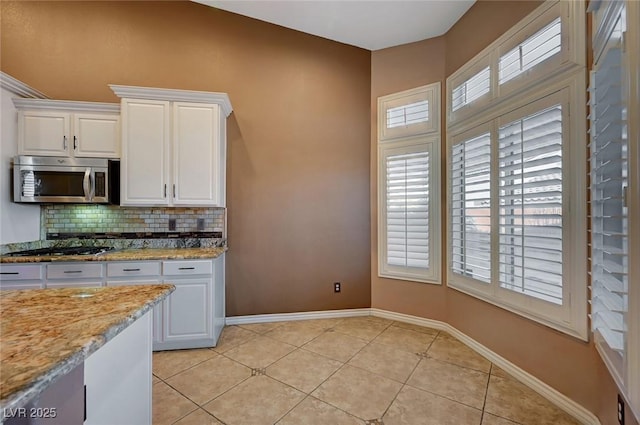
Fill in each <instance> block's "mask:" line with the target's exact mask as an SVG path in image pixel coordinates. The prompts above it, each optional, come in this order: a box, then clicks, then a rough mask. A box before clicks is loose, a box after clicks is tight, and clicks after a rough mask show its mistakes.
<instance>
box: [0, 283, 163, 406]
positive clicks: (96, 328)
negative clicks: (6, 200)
mask: <svg viewBox="0 0 640 425" xmlns="http://www.w3.org/2000/svg"><path fill="white" fill-rule="evenodd" d="M174 289H175V287H174V286H173V285H169V284H159V285H144V286H143V285H137V286H117V287H100V288H64V289H35V290H25V291H15V290H8V291H2V292H0V314H1V316H0V405H1V408H2V409H12V408H17V407H21V406H24V405H25V404H26V403H28V402H29V401H31V400H33V399H35V398H37V397H38V396H39V395H40V394H41V393H42V392H43V391H44V390H45V389H46V388H47V387H49V386H50V385H51V384H52V383H54V382H55V381H56V380H57V379H58V378H61V377H62V376H64V375H65V374H67V373H69V372H70V371H71V370H73V369H74V368H75V367H76V366H78V365H80V364H82V363H83V362H84V361H85V359H86V358H87V357H88V356H89V355H91V354H92V353H94V352H95V351H97V350H98V349H99V348H101V347H102V346H104V345H105V344H106V343H107V342H108V341H110V340H112V339H113V338H114V337H115V336H116V335H118V334H119V333H121V332H122V331H123V330H124V329H125V328H127V327H128V326H130V325H131V324H132V323H133V322H135V321H136V320H137V319H139V318H140V317H142V316H143V315H145V314H146V313H147V312H148V311H150V310H151V309H152V308H153V306H154V305H155V304H157V303H158V302H160V301H162V300H163V299H164V298H166V297H167V296H168V295H169V294H170V293H171V292H172V291H174Z"/></svg>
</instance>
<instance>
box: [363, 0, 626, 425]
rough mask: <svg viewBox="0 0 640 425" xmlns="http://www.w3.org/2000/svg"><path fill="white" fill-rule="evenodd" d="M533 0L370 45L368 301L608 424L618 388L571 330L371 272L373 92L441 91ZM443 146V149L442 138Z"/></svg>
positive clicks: (482, 6)
mask: <svg viewBox="0 0 640 425" xmlns="http://www.w3.org/2000/svg"><path fill="white" fill-rule="evenodd" d="M539 4H540V2H538V1H533V2H529V1H488V0H480V1H479V2H477V3H476V4H475V5H474V6H472V7H471V9H469V11H468V12H467V13H466V14H465V15H464V16H463V17H462V19H460V21H458V23H456V24H455V25H454V26H453V27H452V28H451V30H449V32H448V33H447V34H446V35H445V36H444V37H440V38H437V39H432V40H426V41H423V42H419V43H413V44H410V45H404V46H398V47H394V48H390V49H385V50H380V51H375V52H372V57H371V68H372V71H371V86H372V87H371V117H372V127H371V131H372V137H371V156H372V160H371V170H372V171H371V211H372V217H371V219H372V226H371V244H372V246H371V270H372V278H371V280H372V283H371V291H372V292H371V300H372V307H374V308H380V309H384V310H391V311H396V312H400V313H406V314H411V315H416V316H421V317H425V318H429V319H435V320H443V321H446V322H448V323H450V324H451V325H452V326H454V327H455V328H457V329H459V330H460V331H462V332H463V333H465V334H467V335H469V336H470V337H472V338H473V339H475V340H477V341H478V342H480V343H481V344H483V345H485V346H486V347H488V348H489V349H491V350H493V351H494V352H496V353H498V354H499V355H501V356H503V357H505V358H506V359H508V360H509V361H511V362H513V363H514V364H516V365H517V366H519V367H521V368H523V369H524V370H526V371H528V372H529V373H531V374H533V375H534V376H536V377H538V378H539V379H541V380H542V381H544V382H546V383H547V384H549V385H551V386H552V387H554V388H556V389H557V390H559V391H560V392H562V393H563V394H565V395H567V396H568V397H570V398H571V399H573V400H575V401H576V402H578V403H580V404H581V405H583V406H584V407H586V408H587V409H589V410H590V411H592V412H593V413H595V414H596V415H597V416H598V417H599V418H600V420H601V423H602V424H603V425H614V424H617V420H616V416H615V415H616V410H615V400H616V392H617V391H616V387H615V384H614V383H613V381H612V379H611V377H610V376H609V374H608V372H607V370H606V368H605V367H604V365H603V363H602V361H601V360H600V358H599V356H598V354H597V352H596V350H595V348H594V346H593V344H592V343H585V342H582V341H580V340H577V339H575V338H572V337H569V336H567V335H564V334H562V333H560V332H557V331H555V330H552V329H550V328H548V327H545V326H542V325H539V324H537V323H535V322H533V321H530V320H527V319H525V318H522V317H520V316H518V315H515V314H513V313H510V312H508V311H506V310H503V309H501V308H498V307H495V306H492V305H490V304H488V303H485V302H482V301H479V300H477V299H476V298H473V297H470V296H468V295H465V294H463V293H460V292H458V291H455V290H453V289H448V288H446V287H445V286H444V285H443V286H436V285H429V284H420V283H414V282H405V281H401V280H392V279H383V278H380V277H378V276H377V243H378V236H377V228H376V223H377V208H376V205H377V191H376V183H375V182H376V176H377V164H376V127H375V117H376V107H377V106H376V99H377V97H378V96H382V95H385V94H389V93H392V92H396V91H400V90H406V89H410V88H413V87H416V86H420V85H424V84H429V83H433V82H436V81H442V83H443V90H444V80H445V78H446V76H448V75H451V74H452V73H453V72H454V71H455V70H457V69H458V68H459V67H460V66H462V65H464V63H465V62H467V61H468V60H469V59H471V58H472V57H473V56H475V55H476V54H477V53H479V52H480V51H481V50H482V49H484V48H485V47H486V46H487V45H489V44H490V43H491V42H493V41H494V40H495V39H496V38H497V37H499V36H500V35H501V34H502V33H503V32H504V31H506V30H507V29H509V28H510V27H511V26H513V25H514V24H515V23H517V22H518V21H519V20H520V19H522V18H523V17H524V16H526V15H527V14H528V13H529V12H531V11H532V10H533V9H534V8H535V7H537V6H538V5H539ZM443 108H444V91H443ZM443 110H444V109H443ZM443 152H446V150H445V149H444V144H443ZM443 170H444V160H443ZM444 177H445V176H444V175H443V178H444ZM443 196H444V195H443ZM443 203H444V202H443ZM443 217H444V215H443ZM445 228H446V227H445V223H444V222H443V229H445ZM444 236H446V235H444ZM445 246H446V244H445V243H444V242H443V252H444V253H445V254H446V250H445V248H444V247H445ZM445 265H446V258H444V259H443V269H444V267H445ZM585 284H586V283H585ZM629 423H632V424H636V422H635V421H634V420H633V419H632V415H631V413H630V412H627V424H629Z"/></svg>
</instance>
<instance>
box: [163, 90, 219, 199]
mask: <svg viewBox="0 0 640 425" xmlns="http://www.w3.org/2000/svg"><path fill="white" fill-rule="evenodd" d="M220 131H221V129H220V107H219V106H218V105H209V104H202V103H186V102H175V103H174V104H173V184H174V187H175V194H174V199H173V204H174V205H209V206H223V203H222V200H221V199H222V191H221V188H220V185H221V178H222V177H223V176H224V173H225V169H224V160H225V159H224V157H223V152H222V150H221V146H222V145H221V134H220Z"/></svg>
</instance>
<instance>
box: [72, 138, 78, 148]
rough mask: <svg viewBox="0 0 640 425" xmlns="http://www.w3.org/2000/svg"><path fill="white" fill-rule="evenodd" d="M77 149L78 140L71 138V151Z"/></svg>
mask: <svg viewBox="0 0 640 425" xmlns="http://www.w3.org/2000/svg"><path fill="white" fill-rule="evenodd" d="M76 149H78V138H77V137H76V136H73V150H76Z"/></svg>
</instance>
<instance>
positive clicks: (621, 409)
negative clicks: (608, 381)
mask: <svg viewBox="0 0 640 425" xmlns="http://www.w3.org/2000/svg"><path fill="white" fill-rule="evenodd" d="M618 423H619V424H620V425H624V399H623V398H622V396H621V395H620V394H618Z"/></svg>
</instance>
